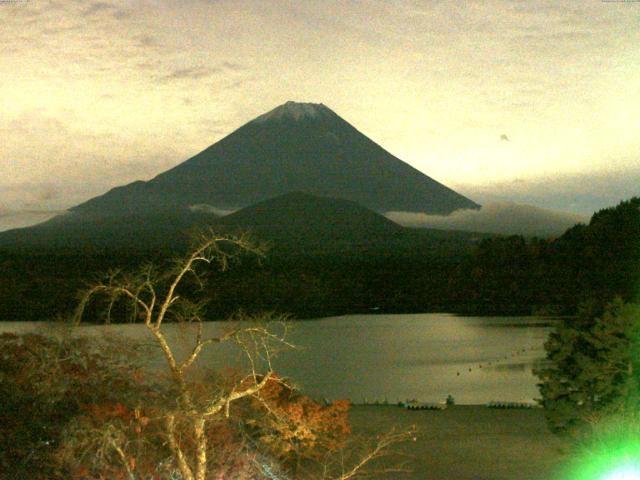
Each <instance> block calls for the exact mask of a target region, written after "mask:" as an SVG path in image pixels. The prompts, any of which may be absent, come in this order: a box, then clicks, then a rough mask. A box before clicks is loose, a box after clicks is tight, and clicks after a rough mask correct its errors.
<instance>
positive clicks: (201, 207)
mask: <svg viewBox="0 0 640 480" xmlns="http://www.w3.org/2000/svg"><path fill="white" fill-rule="evenodd" d="M189 210H191V211H192V212H199V213H211V214H213V215H216V216H218V217H224V216H226V215H230V214H232V213H233V212H237V209H235V210H233V209H232V210H230V209H228V208H218V207H214V206H213V205H208V204H206V203H198V204H196V205H189Z"/></svg>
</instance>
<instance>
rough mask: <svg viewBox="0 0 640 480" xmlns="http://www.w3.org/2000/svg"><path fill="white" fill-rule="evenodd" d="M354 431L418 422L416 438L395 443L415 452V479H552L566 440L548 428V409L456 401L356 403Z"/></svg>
mask: <svg viewBox="0 0 640 480" xmlns="http://www.w3.org/2000/svg"><path fill="white" fill-rule="evenodd" d="M350 420H351V423H352V426H353V429H354V433H356V434H362V435H366V436H367V437H369V436H375V435H376V434H379V433H382V432H385V431H388V430H390V429H391V428H393V427H395V428H398V429H406V428H409V427H410V426H411V425H414V424H415V425H416V426H417V427H418V436H417V439H416V441H415V442H409V443H406V444H404V445H400V446H398V447H396V450H397V451H399V452H402V453H403V454H406V455H408V456H409V457H410V460H411V465H412V469H413V473H411V474H408V475H403V476H400V475H398V474H391V475H390V476H389V478H391V479H393V478H398V479H401V478H402V479H411V480H414V479H415V480H418V479H420V480H452V479H456V480H550V479H552V478H554V472H555V470H556V469H557V467H558V466H559V465H560V464H561V463H562V461H563V460H564V459H565V458H566V457H567V454H566V452H567V445H566V444H564V443H563V442H562V441H561V440H560V439H558V438H557V437H556V436H554V435H553V434H552V433H550V432H549V431H548V430H547V427H546V424H545V420H544V412H543V411H542V410H541V409H531V410H519V409H513V410H496V409H490V408H486V407H483V406H470V405H463V406H454V407H449V408H448V409H447V410H444V411H430V410H421V411H409V410H405V409H403V408H400V407H396V406H388V407H385V406H354V407H352V409H351V413H350Z"/></svg>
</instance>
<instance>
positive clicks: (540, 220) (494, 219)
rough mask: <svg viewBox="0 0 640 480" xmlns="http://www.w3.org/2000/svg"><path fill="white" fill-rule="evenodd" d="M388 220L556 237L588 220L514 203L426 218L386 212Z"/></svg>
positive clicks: (408, 223)
mask: <svg viewBox="0 0 640 480" xmlns="http://www.w3.org/2000/svg"><path fill="white" fill-rule="evenodd" d="M386 216H387V218H389V219H390V220H393V221H394V222H396V223H399V224H400V225H404V226H410V227H428V228H437V229H442V230H464V231H471V232H487V233H500V234H512V235H515V234H518V235H537V236H556V235H560V234H562V233H563V232H564V231H565V230H566V229H567V228H569V227H572V226H573V225H575V224H576V223H586V222H588V220H589V218H588V217H586V216H584V215H579V214H575V213H567V212H560V211H556V210H549V209H546V208H539V207H535V206H533V205H523V204H518V203H514V202H496V203H490V204H488V205H485V206H483V207H482V208H481V209H480V210H457V211H455V212H453V213H452V214H451V215H447V216H442V215H426V214H424V213H412V212H387V213H386Z"/></svg>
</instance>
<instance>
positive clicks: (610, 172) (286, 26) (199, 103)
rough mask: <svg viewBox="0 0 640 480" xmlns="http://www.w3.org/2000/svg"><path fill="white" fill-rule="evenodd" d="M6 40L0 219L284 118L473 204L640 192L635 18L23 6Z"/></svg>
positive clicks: (501, 9)
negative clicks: (353, 140)
mask: <svg viewBox="0 0 640 480" xmlns="http://www.w3.org/2000/svg"><path fill="white" fill-rule="evenodd" d="M0 25H2V33H3V48H2V52H1V53H0V87H1V88H2V97H3V98H2V108H1V109H0V216H2V215H4V216H6V215H10V214H17V213H19V214H21V215H36V216H37V215H40V214H46V213H47V212H50V211H53V210H56V209H64V208H67V207H69V206H72V205H74V204H76V203H78V202H80V201H83V200H86V199H87V198H90V197H92V196H95V195H98V194H101V193H103V192H104V191H106V190H108V189H110V188H112V187H114V186H117V185H121V184H124V183H128V182H131V181H134V180H137V179H149V178H151V177H153V176H155V175H156V174H158V173H160V172H161V171H163V170H165V169H167V168H169V167H171V166H174V165H176V164H178V163H180V162H182V161H184V160H186V159H187V158H189V157H190V156H192V155H194V154H196V153H197V152H199V151H200V150H202V149H204V148H206V147H207V146H209V145H210V144H212V143H214V142H216V141H217V140H219V139H221V138H222V137H223V136H225V135H226V134H228V133H230V132H231V131H232V130H234V129H235V128H237V127H239V126H240V125H242V124H243V123H245V122H247V121H249V120H251V119H253V118H254V117H256V116H258V115H259V114H261V113H264V112H265V111H267V110H270V109H272V108H274V107H275V106H277V105H279V104H281V103H284V102H285V101H287V100H296V101H308V102H322V103H324V104H326V105H327V106H329V107H330V108H332V109H333V110H334V111H335V112H336V113H338V114H339V115H341V116H342V117H343V118H345V119H346V120H347V121H349V122H350V123H352V124H353V125H354V126H356V127H357V128H358V129H360V130H361V131H362V132H363V133H364V134H366V135H367V136H369V137H370V138H371V139H373V140H374V141H376V142H377V143H379V144H381V145H382V146H383V147H385V148H386V149H387V150H389V151H390V152H391V153H393V154H395V155H396V156H398V157H399V158H401V159H403V160H404V161H406V162H408V163H409V164H411V165H413V166H414V167H416V168H418V169H419V170H421V171H422V172H424V173H426V174H427V175H429V176H431V177H433V178H435V179H437V180H439V181H441V182H443V183H445V184H447V185H449V186H452V187H454V188H460V189H461V193H464V194H467V195H469V196H471V197H472V198H474V199H477V197H474V194H475V195H485V196H491V195H492V194H496V192H498V191H501V192H503V193H504V191H515V190H517V192H516V193H517V194H518V195H520V197H522V196H523V195H525V194H526V193H527V192H529V193H531V192H532V191H533V190H535V188H536V187H535V186H536V185H538V186H539V185H540V184H541V183H543V184H544V183H545V179H548V178H550V177H554V178H555V179H557V178H561V180H562V179H564V180H562V182H564V183H562V184H559V185H558V187H557V188H558V189H559V190H562V189H565V188H568V189H569V190H570V191H571V192H573V193H575V195H578V194H584V195H597V194H598V193H597V192H596V193H595V194H594V193H592V192H590V191H583V190H584V189H585V188H589V187H585V186H584V182H580V181H576V180H575V179H576V178H578V177H577V176H584V175H586V176H587V178H605V179H608V180H606V182H613V183H606V184H605V188H604V189H605V190H607V192H606V193H603V194H602V198H604V197H605V196H607V195H608V196H607V200H606V201H607V202H609V201H611V202H613V201H614V199H615V201H617V199H618V197H617V196H616V195H618V196H620V198H624V196H625V195H629V193H628V191H630V190H632V189H633V187H631V186H629V185H626V184H625V185H626V186H625V187H624V188H621V187H620V186H619V184H617V183H616V182H618V181H620V179H627V180H628V179H629V178H630V175H631V176H633V178H635V179H639V178H640V167H638V165H640V156H639V150H640V137H639V136H638V135H637V131H638V108H637V106H638V105H640V68H638V65H640V3H637V2H619V3H616V2H601V1H595V0H594V1H582V0H580V1H561V0H544V1H542V0H541V1H527V2H517V1H506V0H483V1H468V2H467V1H465V2H460V1H444V0H443V1H436V0H423V1H418V0H413V1H412V0H405V1H399V0H398V1H392V0H389V1H384V2H380V1H373V0H349V1H346V0H342V1H340V0H305V1H303V2H301V1H294V0H290V1H284V0H269V1H264V0H244V1H242V0H182V1H180V2H176V1H173V0H130V1H126V2H125V1H114V0H104V1H93V2H87V1H86V0H82V1H79V0H64V1H62V0H24V1H15V2H0ZM580 178H583V177H580ZM514 182H516V184H517V185H518V188H517V189H514V188H513V185H514ZM614 184H615V185H614ZM581 188H582V190H581ZM625 189H626V190H625ZM610 190H613V191H615V194H610ZM622 190H624V191H622ZM523 192H524V193H523ZM573 193H572V194H573ZM631 193H634V192H631ZM635 193H640V192H635ZM516 196H517V195H516ZM525 196H526V195H525ZM533 196H534V197H536V195H533ZM538 197H539V198H540V199H542V198H548V197H549V195H538ZM538 197H536V198H538ZM609 197H611V199H609ZM563 198H564V197H563ZM479 200H480V201H482V200H483V198H479ZM565 201H566V200H558V201H557V202H556V203H555V204H553V205H551V204H549V203H547V204H546V205H545V204H543V203H539V206H553V207H556V208H558V207H563V206H564V209H566V210H571V209H572V208H573V207H572V205H571V204H570V202H569V203H567V204H566V205H563V204H562V202H565ZM603 201H604V200H603Z"/></svg>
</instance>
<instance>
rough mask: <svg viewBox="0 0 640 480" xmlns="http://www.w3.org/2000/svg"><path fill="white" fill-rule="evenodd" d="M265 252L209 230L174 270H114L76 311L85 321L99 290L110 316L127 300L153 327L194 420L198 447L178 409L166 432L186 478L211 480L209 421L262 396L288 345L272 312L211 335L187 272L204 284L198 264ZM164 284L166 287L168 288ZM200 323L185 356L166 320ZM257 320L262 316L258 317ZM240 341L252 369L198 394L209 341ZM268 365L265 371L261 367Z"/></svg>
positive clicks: (222, 263)
mask: <svg viewBox="0 0 640 480" xmlns="http://www.w3.org/2000/svg"><path fill="white" fill-rule="evenodd" d="M246 252H250V253H254V254H257V255H261V254H262V251H261V250H260V249H259V248H258V247H256V245H255V244H253V243H252V242H251V241H249V239H248V238H247V237H246V236H238V237H230V236H217V235H213V234H207V235H203V236H202V237H201V238H200V241H199V243H198V244H197V246H196V247H195V248H194V249H193V250H192V252H191V253H190V254H189V255H188V256H187V257H185V258H183V259H180V260H178V261H177V262H176V263H175V266H174V268H173V269H172V270H171V271H170V272H169V273H168V274H158V273H157V272H156V271H155V269H154V268H153V267H152V266H146V267H144V268H143V269H142V270H141V271H140V272H139V273H138V274H137V275H125V274H122V273H121V272H110V274H109V276H108V278H107V280H106V281H105V282H100V283H98V284H95V285H93V286H92V287H91V288H89V289H88V290H87V291H86V292H85V293H84V295H83V297H82V300H81V302H80V304H79V306H78V308H77V311H76V313H75V321H76V322H80V321H81V319H82V317H83V313H84V311H85V308H86V306H87V305H88V303H89V302H90V300H91V299H92V298H93V297H95V296H97V295H106V296H107V298H108V299H109V304H108V305H109V306H108V309H107V311H108V319H109V318H110V315H111V310H112V307H113V305H114V304H115V303H116V301H118V300H122V299H124V300H125V301H126V302H128V303H129V304H130V306H131V307H132V308H131V309H130V311H131V318H132V319H133V320H136V319H138V318H142V321H143V323H144V325H145V327H146V328H147V330H148V331H149V332H150V334H151V335H152V337H153V339H154V340H155V342H156V343H157V345H158V346H159V347H160V349H161V351H162V354H163V356H164V359H165V361H166V364H167V366H168V368H169V371H170V373H171V379H172V381H173V384H174V386H175V387H176V389H177V392H178V393H177V398H176V400H177V408H178V411H179V412H180V415H181V416H182V417H184V418H186V419H188V422H189V424H190V429H191V432H192V434H193V437H194V439H195V451H194V452H191V457H193V458H189V457H190V455H189V452H186V451H185V449H184V448H183V447H181V445H180V441H179V439H178V437H177V432H176V417H177V415H178V412H170V413H167V415H166V417H165V434H166V437H167V442H168V445H169V447H170V448H171V451H172V452H173V456H174V459H175V461H176V463H177V466H178V468H179V470H180V473H181V475H182V477H183V479H184V480H205V478H206V475H207V452H208V445H207V435H206V426H207V423H208V422H210V421H211V420H212V419H214V418H215V417H217V416H219V415H226V416H228V415H229V409H230V405H231V404H232V403H233V402H235V401H238V400H240V399H242V398H245V397H248V396H252V395H256V394H257V393H258V392H259V391H260V390H261V389H262V388H263V387H264V386H265V385H266V384H267V383H268V382H269V381H270V380H272V379H273V378H275V376H274V372H273V368H272V364H271V356H272V351H273V345H274V344H285V345H287V344H288V343H287V341H286V338H285V335H286V328H284V329H282V330H281V332H279V333H274V332H272V331H271V330H270V329H269V326H268V323H270V322H273V321H281V320H283V318H279V317H274V316H267V317H265V318H261V319H260V320H263V321H264V324H262V325H260V324H257V323H256V324H255V325H251V326H244V325H240V326H238V327H237V328H234V329H232V330H230V331H228V332H227V333H225V334H223V335H222V336H217V337H209V338H206V337H205V336H204V332H203V325H202V322H203V317H202V305H201V304H200V303H196V302H193V301H191V300H189V299H188V298H186V297H185V296H181V295H180V294H179V289H180V287H181V284H182V283H183V282H184V281H185V278H186V276H191V277H192V278H193V279H194V280H195V281H196V282H198V283H199V284H200V285H202V284H203V279H202V277H201V274H200V273H199V272H198V270H197V267H198V265H199V264H212V263H217V264H218V266H219V268H220V269H222V270H225V269H226V268H227V267H228V265H229V262H230V261H231V259H232V258H233V257H235V256H236V255H238V254H239V253H246ZM163 285H164V288H163ZM169 320H173V321H183V322H190V323H195V324H197V325H196V332H195V339H194V343H193V346H192V349H191V351H190V352H189V353H188V354H187V355H186V357H185V358H182V359H179V358H177V356H176V353H175V351H174V348H172V346H171V345H170V343H169V341H168V339H167V335H166V331H165V329H164V328H163V326H164V324H165V322H166V321H169ZM253 320H256V319H255V318H254V319H253ZM227 341H235V342H237V343H238V345H240V346H241V347H242V348H243V349H244V351H245V353H246V355H247V358H248V359H249V363H250V365H251V368H250V372H249V373H248V374H247V375H246V376H245V377H244V378H242V379H241V380H240V381H238V382H237V383H236V384H235V385H234V386H233V387H232V388H231V389H230V390H227V391H220V392H218V394H217V395H215V396H213V397H212V398H206V399H205V400H204V401H203V400H202V399H196V398H195V396H194V392H193V389H192V388H191V387H192V386H191V385H190V383H189V381H188V371H189V370H190V369H191V368H192V367H193V366H194V363H195V362H196V360H197V358H198V357H199V355H200V354H201V353H202V351H203V349H204V348H206V347H207V346H209V345H214V344H220V343H223V342H227ZM261 366H262V371H259V369H260V367H261Z"/></svg>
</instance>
